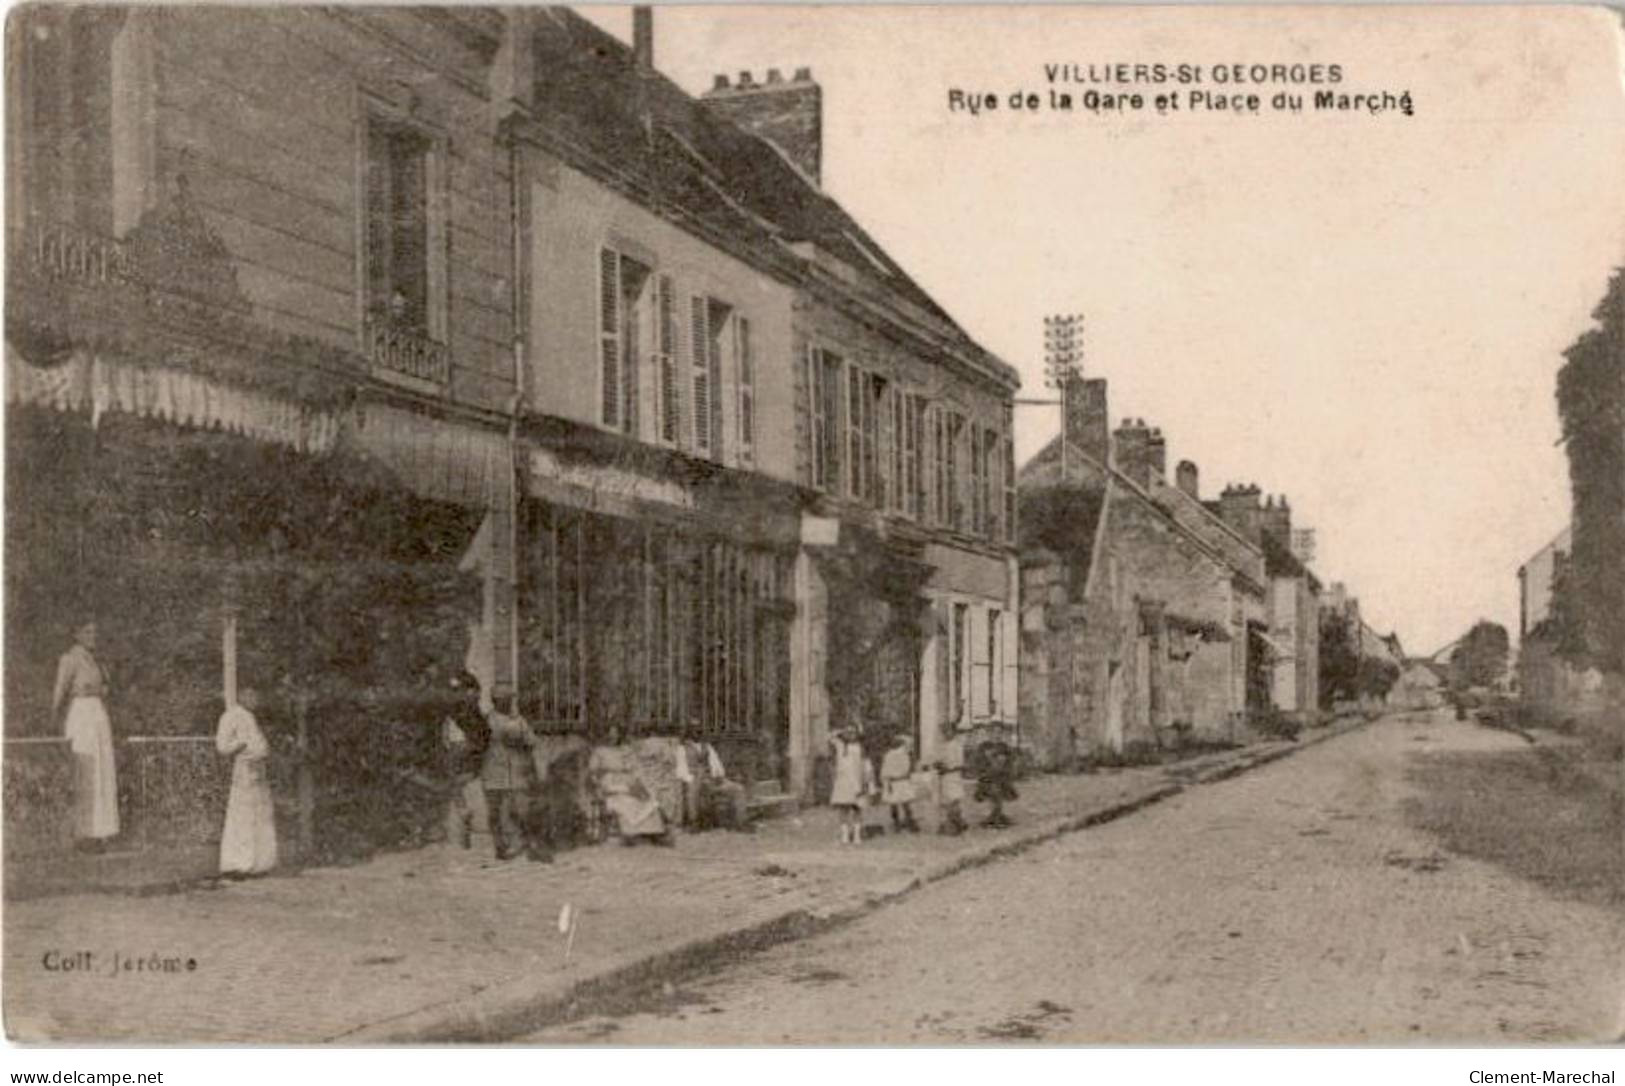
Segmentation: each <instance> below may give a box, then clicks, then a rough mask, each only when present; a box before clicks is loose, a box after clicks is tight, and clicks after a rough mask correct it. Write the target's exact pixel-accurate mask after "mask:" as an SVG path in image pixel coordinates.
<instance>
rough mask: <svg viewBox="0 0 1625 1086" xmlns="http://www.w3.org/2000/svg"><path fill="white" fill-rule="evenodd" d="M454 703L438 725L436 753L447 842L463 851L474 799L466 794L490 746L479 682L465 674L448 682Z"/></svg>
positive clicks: (469, 837)
mask: <svg viewBox="0 0 1625 1086" xmlns="http://www.w3.org/2000/svg"><path fill="white" fill-rule="evenodd" d="M451 690H452V694H453V696H454V697H455V699H456V704H455V705H454V706H453V709H452V712H451V715H449V716H447V717H445V718H444V719H443V720H442V721H441V729H440V752H441V757H442V759H443V770H444V773H445V780H446V792H447V795H446V830H447V839H448V840H452V841H456V842H457V843H458V844H460V845H462V847H463V848H468V847H470V846H471V845H472V844H473V833H474V808H475V807H476V806H477V805H478V797H472V798H471V797H470V795H469V792H470V790H471V789H473V788H474V787H475V786H476V785H477V784H478V783H479V779H480V773H481V771H482V770H483V769H484V767H485V752H486V750H487V749H488V748H489V747H490V745H491V725H490V723H489V722H488V721H487V720H486V719H485V711H484V710H483V709H482V708H481V702H482V701H483V700H484V697H483V695H482V694H481V693H480V681H479V679H478V678H477V677H476V676H475V675H474V674H473V673H472V672H469V671H463V672H460V673H458V674H456V675H453V676H452V678H451Z"/></svg>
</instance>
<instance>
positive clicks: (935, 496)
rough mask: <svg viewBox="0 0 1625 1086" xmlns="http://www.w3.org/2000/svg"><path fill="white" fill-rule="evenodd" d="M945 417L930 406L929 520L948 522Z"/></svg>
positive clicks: (940, 409) (939, 409)
mask: <svg viewBox="0 0 1625 1086" xmlns="http://www.w3.org/2000/svg"><path fill="white" fill-rule="evenodd" d="M947 425H948V424H947V418H946V416H945V414H944V412H943V409H942V408H941V407H940V406H935V407H932V408H931V484H932V485H931V492H932V500H931V522H932V523H933V524H937V525H943V524H947V523H948V479H949V475H948V454H947V450H948V436H947Z"/></svg>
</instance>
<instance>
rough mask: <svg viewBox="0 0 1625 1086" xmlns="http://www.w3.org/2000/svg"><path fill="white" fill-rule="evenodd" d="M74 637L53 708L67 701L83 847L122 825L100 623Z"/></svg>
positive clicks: (76, 824)
mask: <svg viewBox="0 0 1625 1086" xmlns="http://www.w3.org/2000/svg"><path fill="white" fill-rule="evenodd" d="M73 639H74V646H73V647H72V648H71V649H69V650H68V651H67V652H64V653H63V654H62V656H61V658H60V659H59V660H58V661H57V665H56V685H55V688H54V689H53V690H52V694H51V713H52V715H53V718H54V717H56V716H60V715H61V714H62V709H63V706H64V705H66V706H67V716H66V718H65V719H64V721H63V725H62V731H63V734H64V735H66V736H67V739H68V746H69V748H70V749H71V750H72V751H73V761H74V805H73V835H74V838H75V839H76V842H77V843H78V844H79V846H80V847H85V846H87V845H90V846H99V845H102V844H104V843H105V842H106V841H108V840H109V839H110V838H113V837H117V836H118V831H119V820H118V776H117V770H116V769H115V766H114V761H113V725H112V722H111V721H110V720H109V719H108V717H107V706H106V705H105V704H104V703H103V701H102V699H103V698H104V697H105V696H106V694H107V673H106V672H105V671H103V670H102V666H101V665H100V664H99V663H97V662H96V656H95V650H96V624H95V623H94V622H87V623H85V624H84V625H82V626H80V627H79V628H78V629H77V630H75V631H74V634H73Z"/></svg>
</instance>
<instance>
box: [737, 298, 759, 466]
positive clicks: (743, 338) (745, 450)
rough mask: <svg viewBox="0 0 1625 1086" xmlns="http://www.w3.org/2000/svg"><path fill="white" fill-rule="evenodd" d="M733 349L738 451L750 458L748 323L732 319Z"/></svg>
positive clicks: (752, 400) (752, 397)
mask: <svg viewBox="0 0 1625 1086" xmlns="http://www.w3.org/2000/svg"><path fill="white" fill-rule="evenodd" d="M734 321H735V324H734V332H735V339H734V347H735V350H736V351H737V353H738V355H739V358H738V371H739V372H738V380H739V451H740V453H741V455H743V456H746V457H748V456H750V452H751V447H752V445H754V443H755V438H756V359H755V357H754V355H753V354H752V352H753V351H754V350H755V348H754V346H753V345H752V343H751V340H750V321H749V320H747V319H746V318H744V317H736V318H734Z"/></svg>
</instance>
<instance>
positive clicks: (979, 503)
mask: <svg viewBox="0 0 1625 1086" xmlns="http://www.w3.org/2000/svg"><path fill="white" fill-rule="evenodd" d="M984 466H985V464H984V461H983V459H982V431H981V429H980V428H979V427H977V425H976V424H975V423H972V424H971V427H970V527H969V530H970V532H971V533H972V534H973V535H981V534H982V530H983V526H984V524H983V522H984V519H985V517H986V506H985V504H984V502H983V499H984V498H986V497H987V491H986V486H985V484H986V482H987V480H986V478H985V477H984V476H983V473H982V468H983V467H984Z"/></svg>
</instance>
